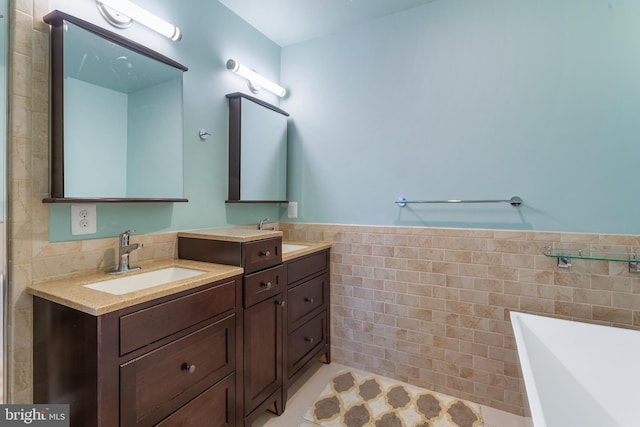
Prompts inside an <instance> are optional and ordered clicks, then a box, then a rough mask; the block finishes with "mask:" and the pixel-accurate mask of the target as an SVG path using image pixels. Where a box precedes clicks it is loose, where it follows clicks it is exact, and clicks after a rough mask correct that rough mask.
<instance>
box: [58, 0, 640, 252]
mask: <svg viewBox="0 0 640 427" xmlns="http://www.w3.org/2000/svg"><path fill="white" fill-rule="evenodd" d="M51 3H52V7H53V8H60V9H61V10H65V11H67V12H69V13H73V14H75V15H77V16H79V17H81V18H83V19H87V20H90V21H92V22H95V23H97V24H98V25H102V26H105V28H106V27H107V26H106V24H104V22H103V21H102V18H101V17H100V16H99V14H98V12H97V10H96V8H95V4H94V2H89V1H87V2H77V1H74V0H51ZM138 4H140V5H141V6H143V7H146V8H148V9H149V10H152V11H153V12H155V13H156V14H158V15H160V16H164V17H167V18H169V17H170V18H171V21H173V22H175V23H176V24H177V25H179V26H180V27H181V28H182V29H183V30H184V34H185V35H184V39H183V40H182V41H181V42H179V43H174V42H171V41H168V40H166V39H164V38H163V37H161V36H158V35H155V34H154V33H152V32H150V31H148V30H146V29H145V28H144V27H140V26H135V25H134V27H132V28H130V29H128V30H123V31H122V34H123V35H125V36H127V37H129V38H132V39H134V40H136V41H139V42H142V43H144V44H147V45H148V46H150V47H152V48H154V49H156V50H158V51H160V52H161V53H164V54H165V55H167V56H169V57H171V58H173V59H175V60H177V61H178V62H181V63H183V64H185V65H186V66H187V67H189V71H188V72H187V73H186V74H185V86H184V89H185V90H184V104H185V105H184V117H185V126H184V163H185V182H184V186H185V196H186V197H187V198H189V200H190V202H189V203H187V204H175V205H171V204H160V205H145V206H141V205H133V204H123V205H99V206H98V234H97V235H90V236H88V237H89V238H93V237H105V236H114V235H116V234H117V233H118V232H120V231H122V230H124V229H126V228H136V229H137V230H138V232H139V233H147V232H160V231H168V230H181V229H196V228H203V227H215V226H224V225H230V224H248V223H253V222H256V221H257V220H258V219H260V218H262V217H269V218H272V219H282V220H286V207H285V206H269V205H264V206H263V205H257V206H249V207H246V206H235V205H226V204H225V203H224V200H225V199H226V186H227V175H226V174H227V145H226V144H227V104H226V100H225V98H224V95H225V94H226V93H229V92H234V91H244V92H246V86H245V84H244V81H242V80H241V79H239V78H238V77H237V76H234V75H233V74H231V73H229V72H228V71H226V70H225V69H224V62H225V61H226V59H227V58H229V57H234V58H236V59H238V60H239V61H241V62H246V63H247V64H248V65H250V66H251V67H252V68H255V69H256V70H257V71H259V72H261V73H263V74H265V75H266V76H267V77H270V78H272V79H274V80H276V81H281V82H282V84H283V85H284V86H286V87H287V88H288V89H289V95H288V96H287V97H286V98H285V99H284V100H282V101H281V102H280V106H281V107H282V108H283V109H285V110H286V111H288V112H289V113H290V114H291V121H290V127H289V138H290V140H289V144H290V149H289V159H288V163H289V166H290V174H289V182H288V191H289V199H290V200H293V201H297V202H298V203H299V215H300V217H299V219H298V220H297V221H300V222H314V223H316V222H317V223H342V224H345V223H353V224H370V225H417V226H445V227H465V228H467V227H468V228H476V227H477V228H497V229H533V230H545V231H556V230H557V231H575V232H607V233H625V234H627V233H629V234H640V225H638V224H639V223H638V220H637V219H638V217H639V214H640V199H638V198H636V197H634V193H635V191H634V185H635V182H637V180H638V177H639V175H640V174H639V173H638V171H639V170H640V168H639V167H638V164H637V159H638V158H640V144H639V143H638V141H637V140H638V135H640V120H637V113H638V111H640V108H639V107H640V78H639V77H638V76H640V25H638V23H640V3H638V2H636V1H634V0H610V1H602V0H538V1H533V0H483V1H470V0H440V1H436V2H433V3H430V4H428V5H425V6H423V7H420V8H416V9H413V10H410V11H408V12H405V13H400V14H396V15H393V16H390V17H387V18H383V19H380V20H377V21H374V22H371V23H367V24H364V25H361V26H358V27H356V28H354V29H351V30H349V31H345V32H342V33H339V34H336V35H332V36H328V37H323V38H319V39H315V40H311V41H308V42H304V43H300V44H297V45H293V46H288V47H285V48H283V49H280V48H279V47H278V46H276V45H275V44H273V43H271V42H270V41H269V40H268V39H266V38H265V37H264V36H263V35H261V34H260V33H258V32H257V31H255V30H254V29H253V28H251V27H250V26H249V25H247V24H246V23H244V22H243V21H242V20H240V19H239V18H238V17H237V16H235V15H234V14H233V13H231V12H230V11H228V10H227V9H226V8H224V6H222V5H221V4H219V3H218V2H217V1H211V0H192V1H187V2H174V1H171V0H139V1H138ZM112 30H113V29H112ZM260 96H261V97H263V98H264V99H265V100H266V101H268V102H271V103H274V104H276V105H278V100H277V99H276V98H275V97H270V96H269V95H267V94H262V95H260ZM200 128H205V129H207V130H209V131H210V132H211V133H212V134H213V135H212V136H211V137H210V138H209V139H208V140H207V141H206V142H202V141H200V139H199V138H198V136H197V132H198V129H200ZM513 195H518V196H520V197H522V198H523V199H524V201H525V205H524V206H523V207H522V208H521V209H519V210H518V209H514V208H512V207H510V206H509V205H454V206H452V205H435V206H434V205H412V206H411V207H408V208H403V209H400V208H398V207H397V206H396V205H395V204H394V203H393V202H394V201H395V200H396V199H397V197H399V196H405V197H408V198H411V199H452V198H457V199H486V198H499V199H502V198H509V197H511V196H513ZM50 213H51V215H50V218H51V220H50V221H51V223H50V230H51V231H50V239H51V240H52V241H57V240H69V239H74V238H75V237H72V236H71V235H70V231H69V230H70V225H69V222H70V220H69V207H68V206H65V205H56V206H51V207H50ZM81 238H86V237H81Z"/></svg>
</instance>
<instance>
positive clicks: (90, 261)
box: [4, 0, 176, 403]
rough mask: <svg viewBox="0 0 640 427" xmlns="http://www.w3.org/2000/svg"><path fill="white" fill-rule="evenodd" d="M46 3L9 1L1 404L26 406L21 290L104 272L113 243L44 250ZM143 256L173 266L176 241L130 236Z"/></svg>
mask: <svg viewBox="0 0 640 427" xmlns="http://www.w3.org/2000/svg"><path fill="white" fill-rule="evenodd" d="M49 10H50V7H49V1H48V0H10V1H9V19H10V21H9V22H10V26H9V31H10V37H9V75H8V77H9V129H8V130H9V138H8V142H9V143H8V151H9V153H8V159H9V161H8V175H9V189H8V194H9V196H8V199H9V200H8V201H9V210H8V230H7V235H8V239H9V249H8V254H9V271H8V272H9V286H8V313H7V325H6V332H7V337H6V340H7V352H6V355H7V372H5V373H4V378H5V381H6V383H7V392H8V393H7V397H6V401H7V402H12V403H30V402H31V401H32V399H33V386H32V383H33V379H32V355H31V353H32V305H31V297H30V296H29V295H28V294H27V292H26V288H27V286H28V285H29V284H30V283H38V282H42V281H46V280H50V279H54V278H62V277H65V276H70V275H74V274H79V273H84V272H94V271H101V270H104V269H109V268H110V267H113V266H114V265H115V264H116V261H115V249H116V247H117V239H115V238H111V239H99V240H85V241H79V242H67V243H49V241H48V238H49V208H48V206H47V205H46V204H43V203H42V199H43V198H44V197H47V196H48V192H49V168H48V163H49V81H48V76H49V27H48V26H47V25H46V24H45V23H44V22H42V16H44V15H45V14H46V13H47V12H48V11H49ZM134 241H136V242H143V243H144V251H142V250H141V251H137V252H134V253H133V254H132V258H131V262H132V263H139V264H144V263H145V262H148V261H152V260H162V259H169V258H174V257H175V255H176V233H167V234H158V235H145V236H136V237H134Z"/></svg>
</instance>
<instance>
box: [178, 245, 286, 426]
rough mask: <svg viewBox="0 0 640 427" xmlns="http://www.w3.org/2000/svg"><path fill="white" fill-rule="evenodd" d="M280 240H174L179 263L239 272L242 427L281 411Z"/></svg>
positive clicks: (282, 286) (283, 275) (282, 307)
mask: <svg viewBox="0 0 640 427" xmlns="http://www.w3.org/2000/svg"><path fill="white" fill-rule="evenodd" d="M281 251H282V238H280V237H277V238H267V239H261V240H254V241H249V242H232V241H220V240H215V239H199V238H191V237H179V238H178V256H179V257H180V258H182V259H191V260H196V261H206V262H215V263H224V264H229V265H236V266H241V267H243V268H244V272H245V274H244V281H243V307H244V312H243V319H244V322H243V323H244V328H243V343H244V346H243V365H244V377H243V393H242V394H243V397H244V399H243V410H242V416H243V423H244V424H243V425H246V426H250V425H251V423H252V422H253V421H254V420H255V419H256V418H257V417H259V416H260V415H261V414H262V413H264V412H265V411H266V410H267V409H269V410H271V411H273V412H275V413H277V414H280V413H282V411H283V410H284V405H285V399H284V388H283V380H284V376H283V334H284V319H285V312H286V308H285V307H286V303H285V291H286V283H287V281H286V270H285V268H284V266H283V265H282V253H281Z"/></svg>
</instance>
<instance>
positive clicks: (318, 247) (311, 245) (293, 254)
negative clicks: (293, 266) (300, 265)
mask: <svg viewBox="0 0 640 427" xmlns="http://www.w3.org/2000/svg"><path fill="white" fill-rule="evenodd" d="M285 245H298V246H305V247H304V248H301V249H296V250H293V251H290V252H285V251H284V250H283V251H282V262H285V261H291V260H292V259H296V258H299V257H301V256H305V255H310V254H312V253H314V252H318V251H322V250H324V249H330V248H331V243H324V242H297V241H290V240H287V241H284V242H282V246H283V247H284V246H285Z"/></svg>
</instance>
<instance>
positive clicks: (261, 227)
mask: <svg viewBox="0 0 640 427" xmlns="http://www.w3.org/2000/svg"><path fill="white" fill-rule="evenodd" d="M268 221H270V219H269V218H264V219H261V220H260V222H259V223H258V230H275V229H276V228H275V227H269V228H264V223H265V222H268Z"/></svg>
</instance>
